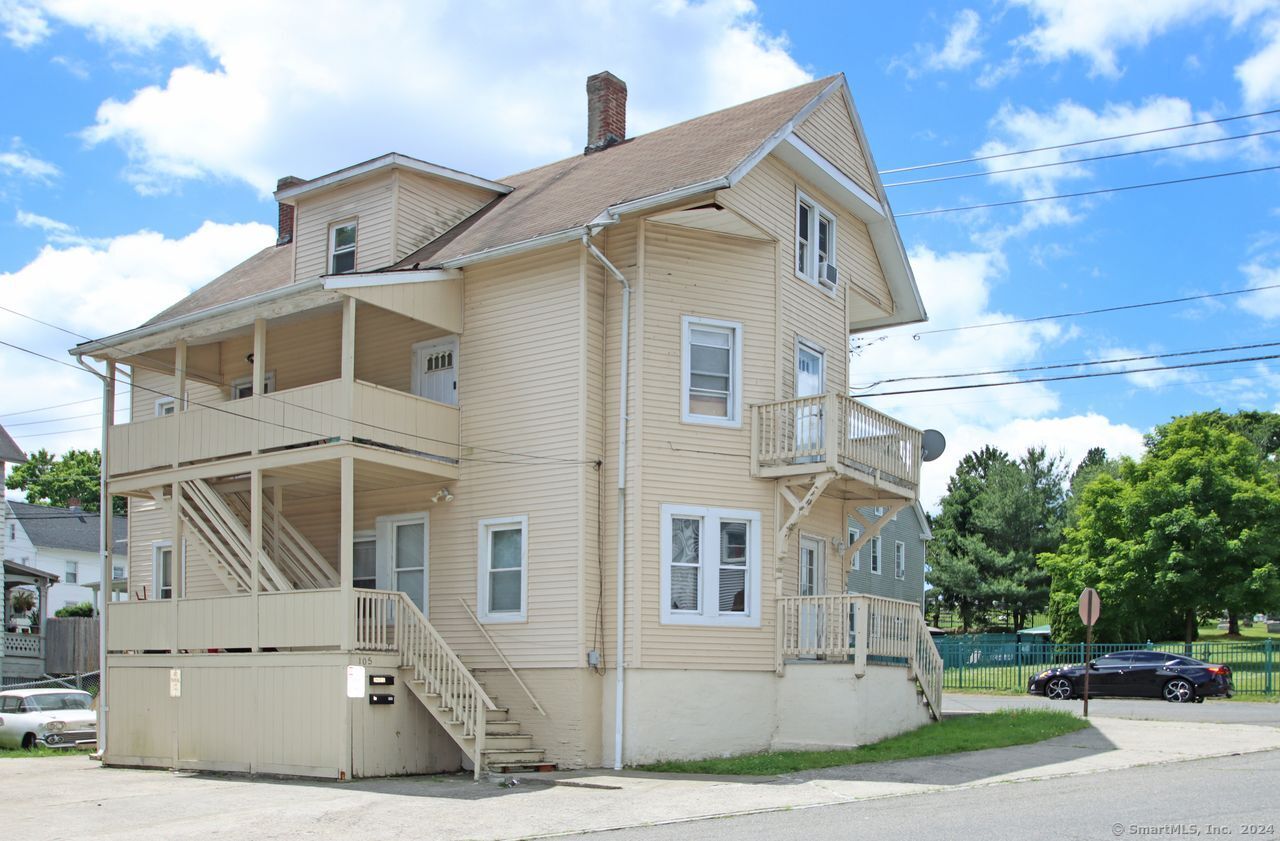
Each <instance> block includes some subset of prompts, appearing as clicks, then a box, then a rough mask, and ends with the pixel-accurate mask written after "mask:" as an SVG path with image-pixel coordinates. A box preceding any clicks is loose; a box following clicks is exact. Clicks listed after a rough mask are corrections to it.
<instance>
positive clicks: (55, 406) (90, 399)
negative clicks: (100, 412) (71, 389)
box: [0, 397, 102, 426]
mask: <svg viewBox="0 0 1280 841" xmlns="http://www.w3.org/2000/svg"><path fill="white" fill-rule="evenodd" d="M100 399H102V398H100V397H86V398H85V399H83V400H72V401H71V402H70V403H55V404H53V405H52V406H40V407H38V408H35V409H23V410H22V411H21V412H5V413H4V414H3V415H0V417H5V418H16V417H17V416H18V415H30V414H33V413H35V412H47V411H49V410H50V409H62V408H65V407H67V406H79V405H80V404H81V403H94V402H96V401H98V400H100ZM8 425H10V424H6V426H8Z"/></svg>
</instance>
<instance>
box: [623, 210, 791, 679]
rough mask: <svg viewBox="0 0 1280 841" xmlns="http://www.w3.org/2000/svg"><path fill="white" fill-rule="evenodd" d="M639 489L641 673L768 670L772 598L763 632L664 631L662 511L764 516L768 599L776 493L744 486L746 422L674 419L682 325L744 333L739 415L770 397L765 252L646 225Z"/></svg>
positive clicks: (771, 305) (754, 243)
mask: <svg viewBox="0 0 1280 841" xmlns="http://www.w3.org/2000/svg"><path fill="white" fill-rule="evenodd" d="M644 243H645V250H644V289H645V307H644V335H645V357H644V381H643V389H644V392H643V407H644V408H643V412H644V416H643V430H644V431H643V436H642V442H643V448H644V487H643V491H642V505H641V508H640V514H639V519H638V521H637V527H638V530H639V532H640V536H641V548H640V552H639V555H638V556H636V568H638V569H640V570H642V589H643V596H642V601H641V604H642V610H641V613H642V624H641V635H642V639H643V649H642V655H641V658H640V661H641V662H640V665H641V666H643V667H644V668H721V669H723V668H741V669H766V668H772V666H773V656H774V655H773V646H774V632H773V629H772V626H771V622H772V615H773V606H772V603H771V599H769V598H763V599H762V603H761V608H762V613H763V621H762V623H761V627H760V628H714V627H706V626H689V625H663V624H662V623H661V605H660V603H659V593H660V589H661V578H660V576H661V563H660V558H661V553H662V547H661V544H660V541H659V533H660V528H661V506H662V505H663V504H687V505H705V506H709V507H725V508H741V509H747V510H751V511H757V512H759V513H760V517H761V531H762V544H763V545H762V546H761V547H760V549H761V558H762V561H764V566H765V567H766V569H765V570H764V572H763V574H762V589H763V591H764V592H765V593H768V594H772V592H773V580H772V571H771V569H769V567H771V564H770V563H769V562H768V559H771V558H772V546H773V542H772V540H771V539H770V534H771V532H772V531H773V529H774V516H773V504H774V490H773V485H772V483H770V482H761V481H758V480H753V479H751V478H750V447H751V428H750V422H749V420H747V419H746V418H745V417H744V419H743V423H742V425H741V427H740V428H738V429H725V428H721V427H715V426H708V425H702V424H686V423H682V422H681V420H680V370H681V364H682V361H681V360H682V348H681V343H682V329H681V319H682V317H683V316H686V315H689V316H701V317H706V318H715V319H723V320H726V321H736V322H739V323H741V324H742V333H743V366H742V367H743V382H742V389H743V394H742V405H743V407H744V413H745V407H746V406H749V405H751V404H752V403H759V402H765V401H767V400H770V399H771V398H772V395H773V392H774V371H773V361H774V331H775V329H776V326H775V320H776V306H775V297H774V294H773V290H774V275H775V269H774V260H775V256H774V255H775V252H774V246H773V244H772V243H768V242H761V241H758V240H748V239H742V238H738V237H730V236H723V235H716V234H709V233H704V232H701V231H694V230H689V229H685V228H679V227H675V226H669V225H663V224H659V223H649V224H648V225H647V226H646V228H645V234H644Z"/></svg>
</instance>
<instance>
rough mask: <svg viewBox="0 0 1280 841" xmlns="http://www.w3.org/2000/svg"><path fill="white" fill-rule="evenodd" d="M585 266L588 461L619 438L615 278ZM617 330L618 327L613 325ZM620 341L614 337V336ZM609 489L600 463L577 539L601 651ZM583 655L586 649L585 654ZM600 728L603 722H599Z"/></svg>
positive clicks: (586, 622)
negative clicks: (614, 397)
mask: <svg viewBox="0 0 1280 841" xmlns="http://www.w3.org/2000/svg"><path fill="white" fill-rule="evenodd" d="M579 259H580V261H581V266H582V281H581V290H580V293H579V295H580V300H581V311H582V317H581V324H580V330H581V333H582V342H583V352H582V354H581V360H580V363H579V376H580V377H581V383H580V385H579V390H580V393H581V397H580V405H579V416H580V417H581V418H582V429H581V430H580V433H579V434H580V436H581V442H582V443H581V447H580V450H579V452H580V456H579V457H580V458H581V459H582V460H584V461H591V460H593V459H601V460H603V459H604V454H605V453H606V452H607V449H608V448H607V446H606V444H605V442H606V441H607V440H616V436H617V428H616V425H615V427H614V428H613V429H612V430H606V429H605V426H604V418H605V411H604V407H605V399H604V383H605V377H604V371H605V364H604V360H605V343H606V341H607V340H608V330H607V329H606V325H605V300H606V297H607V296H608V294H609V292H610V291H611V289H612V288H613V287H616V286H617V281H616V280H615V279H614V278H613V277H611V276H609V275H607V274H606V273H605V270H604V267H602V266H601V265H600V264H599V262H598V261H596V260H595V259H594V258H592V257H591V256H590V255H589V254H588V253H587V252H586V250H585V249H583V250H582V252H581V253H580V257H579ZM615 333H616V331H615ZM615 342H616V338H615ZM610 491H611V489H610V488H609V487H608V486H606V485H605V483H604V464H603V462H602V463H601V469H600V470H599V471H594V475H592V474H588V475H587V480H586V482H585V483H584V484H583V487H582V494H581V498H582V503H581V513H580V514H579V522H580V532H579V534H580V535H581V536H580V537H579V540H580V542H581V545H582V552H581V560H580V569H581V572H580V578H581V587H580V590H581V599H580V607H579V624H580V627H581V630H580V632H579V636H580V642H579V645H580V647H581V648H582V649H583V651H584V652H585V651H588V650H591V649H596V650H597V651H600V652H603V649H604V645H605V641H604V633H603V628H602V624H603V615H602V614H601V612H600V608H601V601H602V593H601V587H602V581H601V575H602V571H603V570H602V567H603V565H604V564H605V552H604V543H603V541H602V539H601V538H602V536H603V519H602V515H603V513H604V512H603V508H604V506H607V505H609V504H611V503H614V497H613V496H612V494H611V493H610ZM583 656H584V657H585V653H584V655H583ZM596 729H597V730H598V729H599V728H596Z"/></svg>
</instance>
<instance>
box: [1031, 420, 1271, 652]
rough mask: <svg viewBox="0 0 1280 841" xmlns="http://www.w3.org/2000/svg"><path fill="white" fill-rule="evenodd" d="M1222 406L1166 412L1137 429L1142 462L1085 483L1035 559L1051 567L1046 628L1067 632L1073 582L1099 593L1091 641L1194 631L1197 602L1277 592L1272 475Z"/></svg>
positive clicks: (1226, 603) (1247, 607)
mask: <svg viewBox="0 0 1280 841" xmlns="http://www.w3.org/2000/svg"><path fill="white" fill-rule="evenodd" d="M1237 423H1238V421H1233V420H1232V419H1231V418H1230V417H1228V416H1227V415H1224V414H1223V413H1221V412H1207V413H1201V414H1194V415H1188V416H1186V417H1180V418H1175V419H1174V420H1172V421H1170V422H1169V423H1167V424H1163V425H1162V426H1159V427H1157V428H1156V430H1155V431H1154V432H1153V433H1151V434H1150V435H1148V436H1147V441H1146V444H1147V451H1146V453H1145V454H1144V455H1143V456H1142V459H1141V461H1138V462H1134V461H1132V460H1128V459H1126V460H1124V461H1123V462H1122V463H1121V464H1120V466H1119V471H1118V475H1117V476H1115V477H1112V476H1110V475H1101V476H1099V477H1097V478H1095V479H1094V480H1093V481H1091V482H1090V483H1089V485H1088V486H1087V487H1086V488H1085V489H1084V491H1083V494H1082V498H1081V500H1080V503H1079V507H1078V510H1077V517H1076V521H1075V523H1074V524H1073V525H1072V526H1070V527H1069V528H1068V529H1067V531H1066V539H1065V541H1064V542H1063V544H1062V546H1061V547H1060V548H1059V550H1058V551H1057V552H1054V553H1049V554H1046V555H1045V556H1043V557H1042V558H1041V563H1042V564H1043V565H1044V567H1045V568H1046V569H1047V570H1048V571H1049V573H1050V575H1051V577H1052V585H1051V597H1050V611H1051V616H1052V620H1053V623H1054V636H1055V637H1056V638H1057V639H1059V640H1060V641H1068V640H1070V639H1074V638H1077V637H1078V635H1079V633H1080V623H1079V620H1078V618H1074V615H1075V599H1076V596H1077V595H1078V594H1079V592H1080V589H1081V588H1082V587H1086V586H1091V587H1095V588H1097V590H1098V592H1099V595H1100V596H1101V597H1102V603H1103V607H1104V609H1103V611H1102V619H1101V621H1100V622H1099V623H1098V627H1097V629H1096V630H1097V632H1098V638H1099V639H1101V640H1114V641H1121V640H1126V641H1127V640H1135V639H1137V640H1141V639H1159V638H1161V637H1165V636H1170V635H1175V634H1178V633H1179V632H1180V633H1181V635H1182V636H1183V638H1184V639H1185V640H1186V641H1187V642H1191V641H1193V640H1194V639H1195V637H1196V633H1197V629H1198V622H1197V618H1198V617H1199V616H1201V615H1204V614H1206V613H1210V612H1215V611H1222V610H1227V611H1230V612H1231V613H1235V614H1238V613H1243V612H1247V611H1252V610H1257V609H1265V608H1266V607H1267V606H1268V605H1274V604H1275V603H1276V601H1277V599H1278V598H1280V566H1278V565H1277V563H1276V561H1275V549H1274V547H1275V546H1276V540H1277V538H1280V482H1278V481H1277V478H1276V475H1275V472H1274V471H1273V470H1271V469H1270V467H1269V466H1268V462H1267V460H1266V459H1264V458H1262V457H1260V450H1259V448H1258V446H1256V445H1255V444H1254V443H1253V442H1252V441H1251V440H1250V439H1249V438H1247V437H1245V436H1244V435H1242V434H1241V433H1240V432H1236V431H1233V429H1232V427H1233V426H1234V425H1236V424H1237Z"/></svg>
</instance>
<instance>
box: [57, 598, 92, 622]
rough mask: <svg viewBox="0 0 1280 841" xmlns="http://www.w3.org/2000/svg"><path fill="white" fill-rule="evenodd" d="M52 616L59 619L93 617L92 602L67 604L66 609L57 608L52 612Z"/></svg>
mask: <svg viewBox="0 0 1280 841" xmlns="http://www.w3.org/2000/svg"><path fill="white" fill-rule="evenodd" d="M53 615H54V616H56V617H58V618H59V619H70V618H72V617H76V616H93V602H80V603H79V604H69V605H67V606H66V607H60V608H58V609H57V610H56V611H54V614H53Z"/></svg>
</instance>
